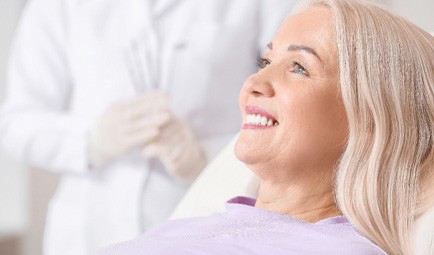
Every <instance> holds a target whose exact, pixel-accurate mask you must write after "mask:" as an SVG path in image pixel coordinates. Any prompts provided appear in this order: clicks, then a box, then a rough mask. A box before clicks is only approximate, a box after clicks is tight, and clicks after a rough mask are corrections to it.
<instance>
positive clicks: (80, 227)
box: [0, 0, 295, 255]
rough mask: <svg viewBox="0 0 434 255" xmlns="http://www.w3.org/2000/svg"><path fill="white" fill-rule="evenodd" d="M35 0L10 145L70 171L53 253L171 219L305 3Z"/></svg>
mask: <svg viewBox="0 0 434 255" xmlns="http://www.w3.org/2000/svg"><path fill="white" fill-rule="evenodd" d="M27 2H28V4H27V6H26V8H25V10H24V12H23V19H22V21H21V22H20V26H19V28H18V30H17V36H16V39H15V41H14V45H13V52H12V54H11V61H10V65H9V81H8V95H7V98H6V101H5V104H4V105H3V106H2V110H1V112H0V145H1V146H2V148H3V149H5V150H6V151H7V152H9V153H10V154H11V155H12V156H14V157H15V158H16V159H18V160H20V161H23V162H25V163H26V164H28V165H30V166H32V167H38V168H42V169H47V170H50V171H53V172H56V173H59V174H62V178H61V180H60V183H59V186H58V188H57V190H56V193H55V195H54V197H53V199H52V200H51V201H50V205H49V208H48V214H47V225H46V228H45V237H44V244H45V245H44V254H46V255H52V254H54V255H58V254H74V255H84V254H90V253H92V252H94V251H95V250H96V249H98V248H100V247H102V246H105V245H108V244H110V243H114V242H119V241H122V240H128V239H131V238H133V237H135V236H137V235H138V234H140V233H142V232H143V231H144V230H146V229H148V228H151V227H152V226H154V225H155V224H158V223H160V222H162V221H165V220H166V219H167V217H168V216H169V215H170V213H171V212H172V210H173V208H174V206H175V205H176V204H177V203H178V200H179V199H180V198H181V197H182V195H183V194H184V192H185V191H186V189H187V188H188V185H189V184H190V183H191V181H192V180H193V179H194V178H195V177H196V176H197V175H198V174H199V173H200V171H201V170H202V168H203V167H204V166H205V165H206V162H207V159H208V158H212V157H213V156H214V155H215V153H216V152H217V151H219V150H220V148H221V147H222V146H224V144H225V143H226V142H227V141H228V140H229V139H230V138H231V137H232V136H233V135H234V134H235V133H236V132H237V130H238V128H239V121H240V115H239V113H238V112H236V111H231V109H234V107H236V106H237V96H236V95H237V93H238V90H239V86H240V85H241V82H242V81H243V80H244V79H245V78H246V77H247V76H248V75H249V74H250V73H251V72H253V71H255V70H256V66H255V60H256V59H257V57H258V56H259V55H260V54H259V53H260V51H261V50H262V49H264V48H265V45H266V43H267V42H268V40H269V38H271V36H272V35H273V34H274V33H275V31H276V30H277V27H278V25H279V24H280V23H281V22H282V20H283V19H284V17H285V16H286V15H287V8H288V9H289V8H291V7H292V5H294V3H295V1H292V0H290V1H288V0H273V1H270V0H266V1H265V0H254V1H245V0H231V1H221V0H211V1H202V0H178V1H175V0H131V1H129V0H128V1H119V0H101V1H99V0H98V1H82V0H31V1H27ZM282 5H283V6H284V7H282ZM155 91H158V92H155ZM223 92H226V93H228V96H226V97H225V98H224V100H222V98H221V97H220V96H219V95H220V94H221V93H223ZM128 116H130V117H129V118H128ZM223 118H224V119H225V121H220V120H221V119H223Z"/></svg>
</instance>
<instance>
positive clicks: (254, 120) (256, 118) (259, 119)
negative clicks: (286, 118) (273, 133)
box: [246, 114, 278, 126]
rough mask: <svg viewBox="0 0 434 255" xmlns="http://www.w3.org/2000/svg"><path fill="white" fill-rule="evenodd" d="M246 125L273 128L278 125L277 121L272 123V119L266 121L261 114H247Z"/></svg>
mask: <svg viewBox="0 0 434 255" xmlns="http://www.w3.org/2000/svg"><path fill="white" fill-rule="evenodd" d="M246 123H247V124H255V125H261V126H273V125H274V126H275V125H277V124H278V122H277V121H274V120H272V119H268V118H267V117H265V116H263V115H261V114H247V116H246Z"/></svg>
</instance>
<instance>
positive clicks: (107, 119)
mask: <svg viewBox="0 0 434 255" xmlns="http://www.w3.org/2000/svg"><path fill="white" fill-rule="evenodd" d="M169 119H170V111H169V107H168V98H167V96H166V95H165V94H163V93H161V92H151V93H148V94H145V95H143V96H139V97H137V98H134V99H132V100H128V101H124V102H120V103H117V104H114V105H112V106H111V107H110V108H109V109H108V110H107V111H106V112H105V113H104V114H103V115H102V116H101V118H99V119H98V121H97V122H96V124H95V125H94V126H93V127H92V129H91V131H90V135H89V143H88V145H89V147H88V155H89V163H90V165H91V166H93V167H100V166H103V165H104V164H106V163H107V162H109V161H110V160H112V159H114V158H116V157H118V156H121V155H122V154H125V153H126V152H128V151H130V150H132V149H135V148H139V149H141V148H143V146H145V145H146V144H148V143H150V142H152V141H153V140H155V139H156V138H157V137H158V135H159V134H160V129H161V127H162V126H163V125H165V124H166V123H167V122H168V121H169Z"/></svg>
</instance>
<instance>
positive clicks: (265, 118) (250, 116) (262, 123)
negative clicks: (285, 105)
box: [242, 105, 279, 129]
mask: <svg viewBox="0 0 434 255" xmlns="http://www.w3.org/2000/svg"><path fill="white" fill-rule="evenodd" d="M245 112H246V118H245V122H244V125H243V127H242V128H243V129H265V128H272V127H274V126H277V125H279V122H278V121H277V120H276V118H275V117H273V116H272V115H271V114H269V113H268V112H266V111H265V110H264V109H261V108H259V107H256V106H251V105H248V106H246V108H245Z"/></svg>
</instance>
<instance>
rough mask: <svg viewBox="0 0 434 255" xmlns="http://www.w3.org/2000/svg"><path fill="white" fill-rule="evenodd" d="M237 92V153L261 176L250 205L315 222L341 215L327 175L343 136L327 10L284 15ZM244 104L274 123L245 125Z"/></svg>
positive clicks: (343, 119)
mask: <svg viewBox="0 0 434 255" xmlns="http://www.w3.org/2000/svg"><path fill="white" fill-rule="evenodd" d="M264 59H265V60H262V61H261V64H260V68H261V69H260V70H259V71H258V72H257V73H256V74H253V75H251V76H250V77H249V78H248V79H247V80H246V82H245V83H244V85H243V87H242V89H241V92H240V107H241V111H242V115H243V123H244V125H243V128H242V129H241V132H240V136H239V138H238V141H237V143H236V146H235V154H236V156H237V157H238V159H240V160H241V161H243V162H244V163H245V164H246V165H247V166H248V167H249V168H250V169H251V170H252V171H253V172H254V173H255V174H256V175H257V176H258V177H259V178H260V189H259V195H258V199H257V202H256V205H255V206H256V207H258V208H262V209H267V210H271V211H275V212H278V213H282V214H287V215H291V216H293V217H296V218H299V219H301V220H304V221H306V222H316V221H319V220H322V219H325V218H329V217H332V216H337V215H339V211H338V209H337V208H336V207H335V203H334V196H333V173H334V169H335V166H336V164H337V162H338V160H339V157H340V155H341V154H342V152H343V150H344V147H345V143H346V140H347V134H348V125H347V119H346V115H345V108H344V105H343V103H342V98H341V95H340V89H339V75H338V74H339V70H338V57H337V45H336V35H335V29H334V25H333V17H332V13H331V12H330V10H329V9H327V8H325V7H311V8H309V9H307V10H305V11H303V12H300V13H298V14H296V15H294V16H290V17H288V18H287V19H286V20H285V22H284V23H283V24H282V26H281V28H280V30H279V31H278V33H277V34H276V36H275V37H274V39H273V41H272V43H270V44H269V45H268V49H267V51H266V53H265V55H264ZM246 106H247V108H249V107H255V108H260V109H262V110H264V111H266V112H267V113H268V114H270V115H271V116H273V117H274V118H275V119H276V120H277V121H278V125H275V126H271V127H266V128H252V127H251V125H246V114H247V113H246Z"/></svg>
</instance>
